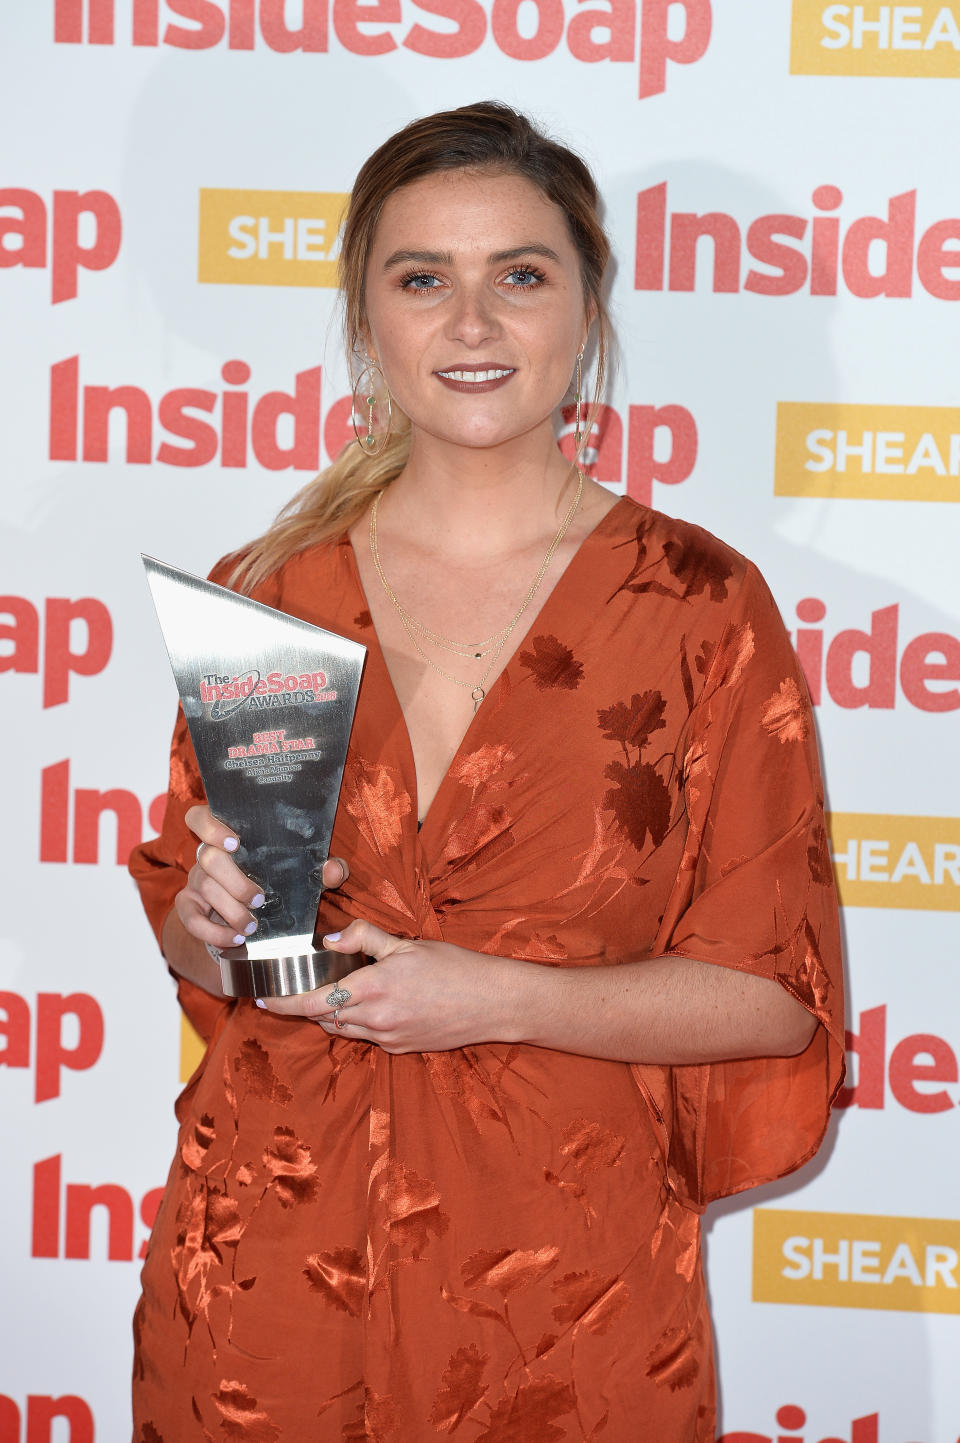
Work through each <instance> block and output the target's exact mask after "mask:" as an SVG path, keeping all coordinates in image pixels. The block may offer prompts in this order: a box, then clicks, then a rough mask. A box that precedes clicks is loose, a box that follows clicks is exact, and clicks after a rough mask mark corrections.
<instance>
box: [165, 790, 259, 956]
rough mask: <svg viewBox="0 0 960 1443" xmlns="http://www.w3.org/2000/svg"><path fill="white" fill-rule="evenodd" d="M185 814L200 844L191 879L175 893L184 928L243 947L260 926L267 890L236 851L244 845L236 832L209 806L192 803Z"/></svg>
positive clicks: (207, 939) (210, 941)
mask: <svg viewBox="0 0 960 1443" xmlns="http://www.w3.org/2000/svg"><path fill="white" fill-rule="evenodd" d="M184 820H185V822H186V824H187V826H188V827H189V828H190V830H191V832H193V834H194V836H195V837H196V838H197V840H198V842H199V843H200V845H199V846H198V848H197V860H196V863H195V864H194V866H192V867H191V868H190V871H189V872H188V873H187V885H186V886H185V887H184V889H183V891H182V892H178V893H177V896H176V897H175V899H174V903H173V905H174V907H175V909H176V913H177V916H178V917H179V918H180V921H181V922H182V923H183V926H184V929H185V930H186V931H187V932H189V933H190V935H191V936H192V937H196V938H198V939H199V940H200V941H201V942H205V943H207V944H209V945H210V946H212V947H239V946H241V945H242V943H244V942H246V940H247V938H248V937H250V936H252V935H253V933H254V932H256V930H257V920H256V915H255V913H256V908H257V907H262V906H263V901H264V897H263V893H262V892H261V890H260V888H259V887H258V886H257V884H256V883H255V882H251V881H250V878H249V877H245V876H244V874H243V873H242V872H241V870H240V868H239V867H238V866H237V864H236V862H235V861H234V860H233V858H232V857H231V856H230V853H231V852H235V851H236V850H237V848H238V847H239V845H240V839H239V837H238V836H237V835H236V833H235V832H233V831H231V829H230V828H229V827H228V826H226V825H225V823H223V822H220V821H218V820H217V818H216V817H215V816H214V815H213V813H212V812H211V810H210V808H209V807H208V806H195V807H190V809H189V810H188V811H187V813H186V816H185V817H184Z"/></svg>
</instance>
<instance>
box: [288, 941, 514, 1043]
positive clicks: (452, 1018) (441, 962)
mask: <svg viewBox="0 0 960 1443" xmlns="http://www.w3.org/2000/svg"><path fill="white" fill-rule="evenodd" d="M323 945H324V947H325V948H327V950H328V951H330V952H341V953H344V954H345V955H350V954H360V955H366V956H368V957H372V958H374V965H372V966H367V965H365V966H362V967H359V968H357V970H356V971H354V972H350V973H349V974H348V975H347V976H346V977H343V978H341V980H340V981H339V982H338V983H337V984H336V985H337V987H339V988H340V990H341V991H343V992H349V994H350V997H349V1000H348V1001H346V1002H345V1003H344V1005H343V1006H342V1007H340V1008H339V1009H338V1010H337V1016H336V1018H335V1016H334V1009H333V1007H331V1005H330V1003H329V1002H328V1001H327V997H328V995H329V994H330V993H331V992H332V991H333V986H334V984H333V983H328V984H326V985H325V986H323V987H320V988H318V989H317V990H316V991H315V992H311V993H307V994H306V996H301V997H282V998H281V997H272V998H269V999H266V1000H265V1001H264V1002H263V1003H262V1004H261V1005H263V1006H264V1007H265V1009H266V1010H268V1011H270V1012H276V1013H280V1014H285V1015H288V1016H289V1015H293V1016H300V1017H303V1016H307V1017H312V1019H313V1020H314V1021H315V1022H317V1023H319V1025H320V1026H321V1027H322V1028H323V1029H324V1031H325V1032H328V1033H329V1034H330V1036H331V1037H345V1038H349V1039H350V1040H351V1041H357V1040H359V1041H361V1042H375V1043H376V1044H377V1046H378V1047H382V1048H383V1050H384V1052H394V1053H398V1052H446V1051H448V1050H450V1049H451V1048H455V1047H468V1046H470V1045H472V1044H474V1043H480V1042H509V1041H513V1040H515V1039H514V1036H513V1031H514V1026H513V1019H512V1006H511V986H510V976H511V973H512V972H513V971H515V970H516V969H517V968H518V967H522V966H523V965H524V964H523V963H518V962H515V961H513V960H511V959H510V958H507V957H492V956H488V955H487V954H486V953H479V952H470V951H468V950H467V949H466V948H465V947H455V946H453V945H452V944H451V943H449V942H424V941H420V940H417V939H414V940H411V939H409V938H406V937H392V936H391V935H390V933H389V932H384V931H383V930H382V928H380V927H376V926H374V924H373V923H372V922H366V921H363V920H359V919H358V920H356V921H353V922H351V923H350V925H349V926H348V927H346V928H344V930H343V931H342V932H339V933H330V934H328V935H327V936H326V937H324V939H323Z"/></svg>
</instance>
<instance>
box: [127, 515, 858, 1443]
mask: <svg viewBox="0 0 960 1443" xmlns="http://www.w3.org/2000/svg"><path fill="white" fill-rule="evenodd" d="M221 574H223V573H222V572H219V573H215V575H221ZM255 594H256V596H257V597H258V599H260V600H262V601H265V602H267V603H268V604H269V605H272V606H278V607H280V608H282V609H283V610H285V611H288V612H290V613H292V614H294V615H296V616H301V617H304V618H305V619H307V620H308V621H312V622H315V623H317V624H319V625H322V626H325V627H328V628H330V629H332V630H335V631H339V632H341V633H343V634H344V635H347V636H352V637H355V638H356V639H357V640H359V641H362V642H363V643H365V644H366V646H367V647H368V648H369V652H368V658H367V663H366V670H365V674H364V678H363V682H362V685H361V691H360V701H359V704H358V709H357V716H356V722H355V726H354V731H353V736H352V741H351V746H350V753H349V757H348V764H347V769H346V774H345V779H344V786H343V791H342V794H341V799H340V807H339V811H338V815H337V823H336V829H335V832H334V839H333V846H332V851H333V853H334V854H337V855H341V856H344V857H346V858H347V859H348V861H349V864H350V869H351V872H350V878H349V881H348V882H347V883H346V884H345V886H344V887H343V888H342V889H341V890H340V891H338V892H331V893H328V894H326V895H325V897H324V899H323V902H322V904H321V930H323V931H329V930H332V929H334V928H335V927H337V926H339V925H341V924H343V923H344V922H345V921H346V920H347V919H348V918H350V917H354V916H363V917H368V918H370V919H371V920H372V921H374V922H376V923H377V924H378V925H379V926H380V927H383V928H385V929H386V930H388V931H390V932H392V933H394V934H402V935H406V936H419V937H424V938H437V939H445V940H447V941H450V942H453V943H456V944H458V945H460V946H463V947H468V948H471V949H473V950H475V951H476V952H478V953H481V954H482V953H489V954H491V955H501V956H510V957H516V958H522V959H526V960H527V961H529V962H532V963H536V964H538V965H540V966H545V967H593V966H598V965H601V964H611V963H617V962H628V961H638V960H642V959H643V958H645V957H656V956H678V957H681V956H682V957H692V958H697V959H700V960H702V961H705V962H708V963H713V964H716V965H717V966H721V967H730V968H739V969H742V970H745V971H748V972H751V973H754V974H756V975H759V976H763V977H768V978H774V979H776V981H777V982H779V983H780V985H781V986H783V987H784V988H786V989H787V991H788V992H790V994H791V995H792V996H793V997H795V998H797V999H798V1000H799V1001H800V1002H801V1003H802V1004H803V1005H804V1006H805V1007H806V1008H808V1009H809V1010H810V1012H811V1013H812V1014H813V1015H814V1016H815V1017H816V1018H817V1019H818V1020H819V1022H820V1023H821V1026H819V1027H818V1028H817V1030H816V1033H815V1035H814V1037H813V1040H812V1041H811V1043H810V1045H809V1047H808V1048H807V1049H806V1051H805V1052H804V1053H802V1054H801V1055H800V1056H798V1057H792V1058H777V1059H761V1060H745V1061H732V1062H724V1063H717V1064H711V1065H702V1066H685V1067H668V1066H658V1065H655V1064H652V1063H638V1064H636V1065H633V1066H631V1065H628V1064H626V1063H621V1062H611V1061H605V1060H600V1059H595V1058H588V1057H578V1056H574V1055H571V1054H567V1053H560V1052H554V1051H551V1050H549V1049H545V1048H537V1047H529V1046H515V1045H508V1044H484V1045H482V1046H476V1047H465V1048H462V1049H460V1050H457V1051H452V1052H438V1053H422V1054H420V1053H415V1054H408V1055H404V1056H390V1055H388V1054H386V1053H384V1052H382V1051H380V1049H378V1048H377V1047H375V1046H372V1045H370V1044H366V1043H362V1042H357V1041H350V1040H346V1039H343V1038H332V1037H328V1036H327V1035H326V1034H325V1033H324V1032H322V1031H321V1029H319V1028H318V1027H316V1026H315V1025H314V1024H312V1023H310V1022H306V1021H300V1020H293V1019H285V1018H281V1017H278V1016H274V1015H271V1014H270V1013H264V1012H262V1011H260V1010H258V1009H257V1008H255V1007H254V1006H253V1004H252V1003H250V1002H248V1001H238V1002H220V1001H217V1000H216V999H214V998H212V997H210V996H209V995H208V994H206V993H204V992H202V991H200V990H198V989H197V988H195V987H194V986H192V985H191V984H189V983H186V982H180V983H179V994H180V1000H181V1003H182V1005H183V1007H184V1009H185V1010H186V1012H187V1014H188V1016H189V1017H190V1018H191V1020H192V1021H193V1023H194V1025H195V1026H196V1027H197V1028H198V1030H199V1031H200V1032H201V1033H202V1034H203V1035H204V1037H205V1038H206V1039H207V1040H208V1046H207V1050H206V1055H205V1057H204V1059H203V1061H202V1063H201V1065H200V1066H199V1068H198V1069H197V1071H196V1073H195V1074H194V1076H193V1077H192V1078H191V1080H190V1082H189V1083H188V1085H187V1087H186V1089H185V1091H184V1092H183V1094H182V1095H181V1097H180V1099H179V1101H178V1103H177V1116H178V1118H179V1122H180V1136H179V1145H178V1150H177V1154H176V1157H175V1159H174V1163H173V1167H172V1170H171V1173H170V1178H169V1182H168V1185H167V1190H166V1194H165V1198H164V1201H163V1204H162V1206H161V1209H160V1213H159V1215H158V1217H157V1221H156V1225H155V1227H154V1230H153V1234H152V1237H151V1241H150V1246H149V1251H148V1255H147V1259H146V1263H145V1266H144V1271H143V1296H142V1298H141V1301H140V1304H139V1307H138V1309H137V1315H136V1319H135V1333H136V1361H135V1372H134V1415H135V1422H134V1438H135V1440H136V1443H188V1440H192V1439H197V1440H207V1439H210V1440H213V1439H216V1440H221V1439H231V1440H238V1443H278V1440H283V1443H341V1440H343V1443H347V1440H374V1443H423V1440H429V1439H434V1440H435V1439H443V1438H446V1437H453V1438H456V1439H457V1440H464V1443H554V1440H556V1443H563V1440H571V1443H573V1440H576V1443H585V1440H593V1439H598V1440H601V1443H638V1440H653V1443H705V1440H712V1439H713V1436H714V1382H713V1359H712V1346H711V1334H710V1323H709V1317H708V1313H707V1307H706V1299H705V1289H704V1280H703V1272H702V1266H701V1253H700V1232H699V1215H700V1212H701V1211H702V1209H703V1207H704V1205H705V1204H706V1203H707V1202H708V1201H709V1200H710V1199H711V1198H716V1197H720V1196H723V1195H724V1194H729V1193H732V1192H736V1191H738V1190H740V1189H743V1188H748V1187H751V1186H753V1185H754V1184H757V1183H760V1182H763V1181H766V1180H768V1179H772V1178H776V1177H779V1176H781V1175H783V1174H784V1173H787V1172H789V1171H790V1170H791V1169H793V1168H796V1167H798V1166H799V1165H800V1164H801V1163H803V1162H804V1161H806V1160H807V1159H808V1158H810V1157H811V1156H812V1155H813V1153H814V1152H815V1151H816V1149H817V1147H818V1145H819V1143H820V1140H821V1138H822V1136H823V1132H824V1128H825V1126H826V1120H827V1114H828V1110H829V1105H830V1102H831V1099H832V1097H833V1095H834V1093H835V1091H836V1089H837V1087H838V1085H839V1082H840V1079H841V1075H842V1065H843V1064H842V1057H843V1027H842V1017H841V997H840V989H841V968H840V955H839V942H838V928H837V913H836V900H835V894H834V888H833V881H832V875H831V867H830V855H829V848H828V843H827V837H826V832H825V830H824V820H823V812H822V792H821V786H820V780H819V771H818V763H817V751H816V741H815V736H814V726H813V721H812V716H811V711H810V705H809V701H808V698H807V693H806V688H805V686H804V682H803V679H802V676H801V674H800V672H799V669H798V666H797V662H796V659H795V657H794V654H793V651H792V649H791V647H790V644H789V639H788V637H787V635H786V633H785V631H784V628H783V624H782V622H781V620H780V617H779V615H778V613H777V610H776V607H775V605H774V603H773V601H772V599H771V597H770V594H769V592H768V591H767V589H766V587H765V585H764V583H763V581H762V579H761V578H760V576H759V575H758V573H757V572H756V570H755V569H754V568H753V566H752V565H750V564H749V563H748V562H746V561H744V559H743V558H742V557H741V556H739V555H738V554H737V553H736V552H734V551H732V550H730V549H729V548H728V547H726V546H724V545H723V544H722V543H720V542H719V541H717V540H716V539H715V538H714V537H712V536H710V535H709V534H708V533H706V532H704V531H702V530H700V529H698V528H697V527H694V526H691V525H688V524H685V523H682V522H678V521H674V520H670V519H668V518H667V517H664V516H661V515H659V514H657V513H655V512H652V511H650V510H648V509H646V508H644V507H641V506H638V505H637V504H636V503H634V502H632V501H630V500H627V499H622V500H620V501H619V502H618V503H617V504H616V505H615V506H614V507H613V509H612V510H611V511H609V512H608V513H607V515H606V516H605V517H604V518H603V520H602V521H601V522H600V523H599V525H598V526H597V527H596V529H595V530H594V531H593V532H592V533H591V534H590V535H589V536H588V537H587V539H586V540H585V541H584V542H583V544H582V546H581V548H580V550H579V551H578V552H577V554H576V555H575V556H574V558H573V560H572V561H571V563H570V565H569V566H568V568H567V570H566V571H565V573H564V574H563V576H562V578H561V579H560V581H559V582H558V584H557V586H556V588H555V589H554V591H553V592H552V594H551V595H550V597H549V598H548V600H547V601H546V603H545V604H544V606H543V608H542V610H541V612H540V615H539V616H538V617H537V619H536V621H535V623H534V625H533V626H532V628H531V630H530V633H529V634H528V635H527V636H526V637H525V638H524V640H523V641H522V642H521V643H520V645H519V646H518V648H517V651H516V653H515V654H514V656H513V658H512V659H511V661H510V662H509V664H508V665H507V667H506V670H505V671H504V672H503V674H502V675H501V677H500V678H499V680H498V681H497V682H496V684H495V685H494V686H493V687H492V688H491V690H490V693H489V694H488V696H487V697H486V699H485V700H484V701H483V703H482V705H481V706H480V708H479V710H478V712H477V714H476V716H475V717H474V718H473V720H472V722H471V725H470V727H469V729H468V731H467V733H466V736H465V737H464V739H463V742H462V744H461V746H460V749H459V751H458V752H457V755H456V756H455V758H454V760H453V762H452V764H451V766H450V768H449V770H448V772H447V774H446V776H445V778H444V780H443V782H442V784H441V786H440V789H439V791H438V793H437V795H436V798H435V800H434V802H433V804H432V805H431V807H430V809H429V812H428V813H427V816H426V818H425V819H424V821H423V826H422V828H420V829H419V830H418V826H417V816H416V803H415V797H416V779H415V775H414V765H413V757H412V753H411V749H410V743H409V738H408V736H407V732H406V728H405V725H404V721H403V716H402V714H401V711H400V707H399V704H398V702H397V698H396V694H395V692H394V690H393V687H392V685H391V682H390V678H389V675H388V673H387V669H386V666H385V663H384V659H383V656H382V654H381V652H380V650H379V647H378V644H377V638H376V635H375V633H374V631H373V628H372V625H371V621H370V616H369V613H368V611H367V608H366V600H365V598H364V595H363V591H362V588H361V585H360V580H359V576H358V573H357V568H356V561H355V557H354V555H353V551H352V547H351V545H350V542H349V540H347V539H346V538H344V539H343V540H341V541H338V542H331V543H326V544H324V545H320V546H317V547H314V548H312V549H310V550H308V551H305V552H302V553H301V554H300V555H298V556H296V557H295V558H293V559H292V560H291V561H290V562H288V563H287V564H286V565H285V566H284V567H283V568H282V569H281V571H280V572H278V573H277V574H276V575H275V576H274V577H273V578H271V580H270V581H269V582H268V583H266V584H265V585H264V586H263V587H261V588H260V589H259V590H258V591H257V592H256V593H255ZM202 795H203V793H202V787H201V785H200V781H199V777H198V774H197V770H196V763H195V759H194V756H193V752H192V750H191V746H190V741H189V737H188V735H187V732H186V728H185V726H184V724H183V719H182V716H181V718H180V720H179V723H178V726H177V729H176V732H175V735H174V742H173V754H172V765H171V782H170V796H169V803H168V807H167V813H166V819H165V822H164V827H163V831H162V833H161V835H160V837H159V838H157V839H156V840H155V841H153V842H149V843H147V844H146V845H144V846H142V847H141V848H139V849H138V850H137V852H136V853H135V854H134V856H133V859H132V862H131V869H132V871H133V874H134V876H135V877H136V879H137V881H138V882H139V884H140V887H141V891H142V895H143V899H144V904H145V906H146V909H147V912H148V915H149V916H150V918H151V921H152V923H153V924H154V926H155V928H156V929H157V932H158V934H159V929H160V927H161V926H162V922H163V919H164V917H165V915H166V913H167V911H168V910H169V908H170V906H171V904H172V900H173V897H174V896H175V894H176V892H177V891H178V890H179V889H180V888H181V887H182V886H183V883H184V877H185V873H186V872H187V871H188V870H189V868H190V866H191V865H192V863H193V853H194V845H195V839H194V838H193V837H192V836H191V834H190V833H189V832H188V831H187V829H186V827H185V825H184V821H183V816H184V812H185V810H186V808H187V807H188V806H190V805H191V804H192V803H193V802H194V801H196V800H197V799H199V798H202Z"/></svg>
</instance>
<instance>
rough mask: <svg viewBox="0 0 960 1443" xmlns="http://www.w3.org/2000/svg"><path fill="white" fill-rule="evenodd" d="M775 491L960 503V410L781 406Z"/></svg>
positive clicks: (791, 403) (805, 404) (811, 404)
mask: <svg viewBox="0 0 960 1443" xmlns="http://www.w3.org/2000/svg"><path fill="white" fill-rule="evenodd" d="M774 491H775V493H776V495H777V496H824V497H836V498H840V497H844V498H847V499H852V500H855V501H960V408H958V407H955V406H845V405H832V404H823V405H821V404H817V403H815V402H806V401H781V402H780V403H779V405H778V406H777V450H776V466H775V471H774Z"/></svg>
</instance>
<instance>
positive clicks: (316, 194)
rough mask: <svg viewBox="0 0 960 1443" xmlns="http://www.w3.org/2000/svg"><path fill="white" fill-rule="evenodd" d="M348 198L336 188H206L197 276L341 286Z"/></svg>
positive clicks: (229, 281)
mask: <svg viewBox="0 0 960 1443" xmlns="http://www.w3.org/2000/svg"><path fill="white" fill-rule="evenodd" d="M348 200H349V196H347V195H344V194H342V193H339V192H330V191H305V190H212V189H205V190H201V191H200V221H199V243H198V257H197V280H198V281H201V282H202V283H205V284H207V285H233V286H237V285H241V286H244V285H245V286H330V287H335V286H336V285H337V284H338V269H339V268H338V265H337V261H338V258H339V255H340V229H341V225H342V223H343V217H344V213H345V211H346V206H347V201H348Z"/></svg>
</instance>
